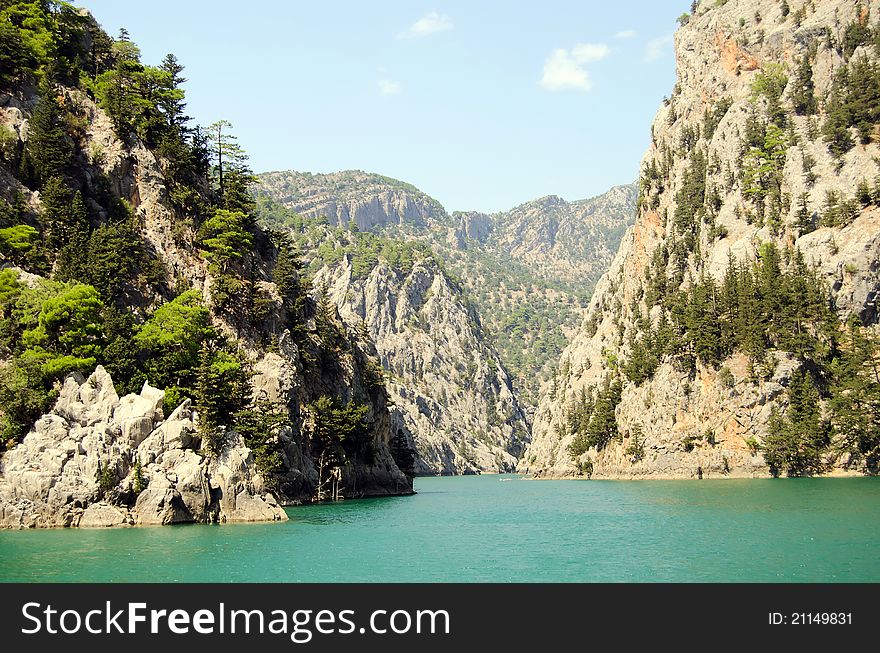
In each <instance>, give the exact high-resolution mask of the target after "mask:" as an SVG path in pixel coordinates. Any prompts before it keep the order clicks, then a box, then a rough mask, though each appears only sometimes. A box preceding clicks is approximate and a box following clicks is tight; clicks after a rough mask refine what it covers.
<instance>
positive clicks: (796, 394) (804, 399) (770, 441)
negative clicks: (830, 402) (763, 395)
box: [762, 370, 829, 476]
mask: <svg viewBox="0 0 880 653" xmlns="http://www.w3.org/2000/svg"><path fill="white" fill-rule="evenodd" d="M788 401H789V406H788V411H787V412H786V414H785V415H784V416H783V415H780V414H779V413H778V412H774V413H773V415H772V416H771V418H770V423H769V426H768V433H767V437H766V439H765V440H764V445H763V447H762V449H763V453H764V459H765V460H766V461H767V464H768V465H769V466H770V471H771V472H772V473H773V475H774V476H776V475H779V474H781V473H785V474H786V475H788V476H805V475H811V474H817V473H820V472H822V470H823V469H824V462H823V451H824V450H825V448H826V447H827V446H828V443H829V429H828V424H827V423H826V422H825V421H824V420H823V419H822V414H821V405H820V403H819V391H818V389H817V388H816V385H815V383H814V381H813V379H812V378H811V376H810V374H809V373H808V372H806V371H804V370H798V371H797V372H795V374H794V375H793V376H792V378H791V381H790V385H789V391H788Z"/></svg>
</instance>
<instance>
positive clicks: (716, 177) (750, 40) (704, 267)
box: [520, 0, 880, 478]
mask: <svg viewBox="0 0 880 653" xmlns="http://www.w3.org/2000/svg"><path fill="white" fill-rule="evenodd" d="M695 5H696V11H695V12H694V13H693V15H690V16H687V15H686V16H684V17H683V18H682V19H681V21H682V23H683V26H682V27H681V28H680V29H679V30H678V32H677V33H676V36H675V50H676V58H677V71H678V82H677V84H676V86H675V89H674V90H673V93H672V94H671V96H670V97H669V98H668V99H667V100H666V101H665V102H664V105H663V106H662V107H661V108H660V110H659V112H658V114H657V117H656V119H655V121H654V124H653V126H652V128H651V131H650V136H651V144H650V147H649V148H648V151H647V154H646V155H645V158H644V160H643V164H642V178H641V187H640V191H641V196H640V209H639V213H638V218H637V220H636V223H635V225H634V226H633V227H632V228H631V229H629V230H628V231H627V233H626V235H625V237H624V238H623V241H622V243H621V245H620V249H619V251H618V253H617V255H616V257H615V258H614V261H613V263H612V264H611V266H610V269H609V271H608V272H607V273H606V274H605V275H604V276H603V278H602V280H601V281H600V282H599V284H598V286H597V288H596V291H595V294H594V295H593V298H592V300H591V302H590V305H589V309H588V315H587V318H586V319H585V321H584V324H583V326H582V327H581V329H580V331H579V332H578V333H577V335H575V337H574V338H573V339H572V340H571V342H570V344H569V345H568V347H567V348H566V349H565V351H564V353H563V354H562V357H561V361H560V365H559V372H558V374H556V375H555V377H554V378H553V379H551V380H550V381H549V382H548V383H546V384H545V386H544V388H543V390H542V395H541V400H540V405H539V408H538V411H537V413H536V415H535V419H534V428H533V439H532V443H531V444H530V446H529V448H528V450H527V452H526V454H525V456H524V458H523V460H522V463H521V465H520V469H521V470H522V471H524V472H530V473H534V474H536V475H538V476H573V475H580V474H585V475H592V476H593V477H624V478H628V477H693V476H696V475H697V474H698V473H701V474H703V475H708V476H721V475H736V476H751V475H765V474H767V473H768V465H767V462H766V460H765V458H764V456H763V455H762V450H763V446H764V445H765V444H766V442H767V437H768V425H769V423H770V421H771V416H772V415H773V413H774V410H778V411H779V412H780V413H784V412H785V410H786V408H787V405H788V390H789V389H790V385H791V382H792V379H793V378H794V376H793V375H794V374H795V373H796V371H798V370H803V369H806V370H807V372H808V373H813V370H814V368H813V367H811V365H812V363H810V362H809V361H810V357H811V356H813V357H815V355H817V354H816V352H806V353H804V352H801V353H800V354H799V355H797V356H795V355H793V354H792V353H790V352H787V351H783V350H781V349H778V350H776V351H771V352H770V353H769V354H768V355H767V356H766V358H764V359H762V361H763V363H762V365H756V363H755V358H754V357H749V356H747V355H746V354H745V353H744V352H743V351H736V352H734V353H733V354H732V355H730V356H729V357H727V358H726V360H722V361H717V362H716V363H714V364H708V363H706V362H704V361H701V360H699V358H698V359H697V361H696V363H695V364H693V365H691V364H690V363H683V362H682V361H683V358H682V353H681V352H680V351H679V353H677V354H668V353H666V352H658V353H659V354H660V358H659V360H657V361H656V366H655V368H652V369H650V370H649V372H648V373H645V374H644V375H641V376H639V375H638V374H637V375H635V377H636V378H635V380H633V379H631V378H627V377H626V375H624V374H623V370H624V369H625V367H626V365H627V363H628V362H630V361H632V360H633V359H634V357H635V356H636V352H635V351H634V349H635V348H636V347H637V346H639V343H642V344H644V343H645V342H646V340H644V337H643V335H642V334H644V333H645V332H646V330H647V331H652V330H653V331H652V332H653V333H658V332H659V331H660V330H662V329H665V328H666V326H667V324H670V323H673V324H679V323H684V322H685V321H686V318H684V317H683V314H679V316H676V315H670V314H669V312H668V308H669V306H670V305H671V304H672V302H667V303H666V304H664V302H663V300H662V299H661V298H660V296H661V295H665V296H666V297H674V296H675V295H676V293H679V292H680V293H684V295H682V296H687V295H686V294H687V293H688V292H691V291H692V290H693V289H694V288H695V287H697V286H701V287H703V288H711V287H713V286H712V285H711V280H714V283H715V287H719V286H720V284H722V281H723V279H724V278H725V274H726V270H728V269H729V266H730V265H731V262H733V264H734V265H736V264H741V265H750V264H752V262H754V261H756V260H760V259H761V256H762V252H763V253H764V255H765V256H770V254H768V253H767V252H769V250H767V249H765V248H766V245H767V244H774V245H775V246H776V248H777V251H780V252H787V254H785V255H784V256H789V255H791V256H792V257H793V259H792V260H796V259H797V257H798V256H799V255H798V254H797V252H798V251H799V252H800V255H801V260H802V261H804V262H805V263H804V269H806V270H811V269H813V268H815V270H816V274H817V275H818V276H819V277H820V278H821V279H822V280H824V282H825V285H826V286H827V289H828V290H829V292H830V294H831V297H832V299H833V304H834V307H835V309H836V311H837V316H838V318H839V319H840V320H841V321H843V320H846V319H847V318H848V317H849V316H851V315H855V316H857V317H859V318H861V320H862V321H863V322H864V323H867V324H870V323H871V322H873V321H875V320H876V298H877V293H878V290H880V266H878V260H880V211H878V210H877V208H876V207H875V206H873V204H874V203H875V202H874V200H872V199H871V198H870V197H869V195H870V193H867V194H866V192H864V191H860V190H859V189H860V188H865V187H866V184H868V185H870V184H873V181H874V179H875V177H876V176H877V174H878V172H880V169H878V164H877V161H878V160H880V159H878V155H880V148H878V145H877V143H876V139H875V138H873V136H874V134H873V133H870V134H866V133H857V130H856V129H855V128H851V127H849V126H843V127H838V128H837V129H836V131H835V130H834V129H833V128H834V127H835V125H836V124H837V123H836V122H835V121H838V122H839V121H840V120H841V113H840V111H839V106H840V103H841V102H844V100H842V99H841V97H842V94H844V95H845V93H846V91H844V90H841V89H842V88H843V86H842V85H844V84H845V83H846V78H845V75H844V74H843V73H841V71H843V70H847V71H852V70H854V68H853V67H854V66H859V65H862V64H861V63H859V62H867V66H868V68H867V69H868V70H870V66H871V65H873V64H872V63H871V62H876V61H877V58H878V51H877V45H876V41H875V40H873V38H871V37H870V34H871V33H872V31H871V24H872V22H873V21H875V20H876V18H877V17H878V16H880V3H878V2H844V1H836V0H822V1H816V2H804V1H801V0H793V1H791V0H790V1H789V2H777V1H776V0H742V1H733V0H731V1H729V2H715V1H714V0H711V1H710V0H704V1H702V2H699V3H695ZM873 33H876V32H873ZM848 74H853V73H852V72H849V73H848ZM866 92H867V91H866V90H865V89H860V88H856V89H853V90H851V91H849V93H850V97H858V95H859V93H866ZM832 114H833V115H832ZM871 128H872V129H873V126H872V127H871ZM847 137H848V138H849V139H850V145H851V147H849V148H846V147H840V148H838V149H837V151H835V147H837V146H836V145H835V143H839V142H840V141H846V140H847ZM857 195H859V196H860V197H861V198H862V199H861V200H858V201H857V200H855V199H854V198H855V197H856V196H857ZM768 265H769V264H768ZM805 274H806V273H805ZM804 278H807V277H806V276H804ZM691 297H693V295H691ZM679 306H681V304H679ZM682 310H684V311H689V310H696V309H693V305H692V306H691V308H688V307H687V306H685V307H684V308H683V309H682ZM685 337H687V336H685ZM686 346H687V345H685V347H686ZM706 346H709V347H711V346H712V343H708V344H707V345H706ZM771 349H772V347H771ZM651 353H652V352H650V351H649V352H647V354H645V351H644V347H642V352H641V354H642V355H646V356H647V357H650V354H651ZM805 360H807V362H806V363H805V362H804V361H805ZM759 368H760V369H759ZM612 379H617V380H618V382H620V383H621V386H620V387H618V388H617V389H616V393H617V394H616V397H615V396H614V395H615V389H614V387H613V384H612V385H609V383H611V382H612ZM819 382H820V383H824V382H825V381H822V379H821V375H820V381H819ZM603 388H604V389H605V390H606V396H607V398H608V401H607V403H608V404H610V406H611V412H612V414H613V416H614V422H615V423H613V428H610V427H609V428H608V429H607V431H606V432H607V434H608V435H609V436H610V438H609V439H608V441H607V443H606V442H605V440H604V439H603V440H602V446H599V447H597V446H591V447H590V446H587V450H584V447H583V446H581V447H580V448H577V447H574V448H573V447H572V445H573V444H574V443H575V441H576V440H577V439H578V428H579V427H578V426H577V424H576V422H577V416H576V415H575V414H576V412H577V408H576V407H577V405H578V403H579V402H581V403H582V404H583V405H590V406H595V405H596V404H595V402H594V401H593V400H592V399H589V397H588V395H590V392H589V391H592V392H593V393H601V392H602V390H603ZM595 396H597V395H595V394H593V397H594V398H595ZM823 405H824V402H823ZM606 407H607V406H606ZM823 410H824V411H825V412H826V413H827V406H825V407H824V408H823ZM609 421H610V420H609ZM603 428H604V427H603ZM588 443H589V441H588ZM826 463H827V464H828V465H829V466H833V467H836V468H837V469H843V468H846V469H849V470H850V471H852V472H856V471H864V469H865V468H864V461H862V462H860V463H858V464H856V463H853V464H850V462H849V457H848V456H845V455H844V456H839V457H838V455H837V454H835V453H834V449H833V447H832V448H830V449H829V450H828V451H827V454H826Z"/></svg>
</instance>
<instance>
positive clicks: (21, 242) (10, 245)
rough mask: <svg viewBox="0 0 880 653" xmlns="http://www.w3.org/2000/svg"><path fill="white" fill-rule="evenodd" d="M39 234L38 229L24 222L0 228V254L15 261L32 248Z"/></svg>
mask: <svg viewBox="0 0 880 653" xmlns="http://www.w3.org/2000/svg"><path fill="white" fill-rule="evenodd" d="M39 236H40V232H39V231H37V230H36V229H34V228H33V227H31V226H30V225H26V224H20V225H16V226H14V227H6V228H5V229H0V255H3V256H4V257H8V258H9V259H10V260H12V261H16V260H18V259H19V258H20V257H21V256H22V255H23V254H25V253H27V252H28V251H30V250H31V249H32V248H33V246H34V245H35V244H36V242H37V239H38V238H39Z"/></svg>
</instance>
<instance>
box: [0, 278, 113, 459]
mask: <svg viewBox="0 0 880 653" xmlns="http://www.w3.org/2000/svg"><path fill="white" fill-rule="evenodd" d="M102 308H103V306H102V303H101V301H100V298H99V297H98V294H97V291H95V289H94V288H91V287H90V286H85V285H82V284H73V283H68V284H64V283H59V282H56V281H42V282H41V283H40V284H38V285H37V286H36V287H34V288H29V287H26V286H21V285H19V284H18V283H17V281H16V279H15V278H14V275H12V274H11V273H10V271H6V270H4V271H3V272H2V273H0V317H2V318H3V319H2V320H0V334H2V341H3V342H2V345H3V346H4V347H5V349H6V350H7V352H8V353H9V354H10V359H9V362H8V363H7V364H6V365H5V366H3V367H2V370H0V376H2V382H0V438H2V441H4V442H15V441H18V440H19V439H21V438H22V437H23V436H24V435H25V433H27V430H28V429H29V428H30V427H31V425H32V424H33V423H34V421H35V420H36V419H37V417H39V416H40V415H41V414H42V413H44V412H46V410H47V409H48V408H49V406H50V404H51V401H52V400H53V399H54V397H55V395H56V388H55V385H56V384H57V383H58V382H59V381H60V380H61V379H63V378H64V376H65V375H67V374H68V373H70V372H74V371H79V372H84V373H87V372H89V371H91V370H92V369H93V368H94V367H95V364H96V362H97V357H99V356H100V355H101V354H102V352H103V330H102V325H101V317H100V316H101V311H102Z"/></svg>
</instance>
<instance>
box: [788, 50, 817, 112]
mask: <svg viewBox="0 0 880 653" xmlns="http://www.w3.org/2000/svg"><path fill="white" fill-rule="evenodd" d="M791 103H792V105H793V106H794V112H795V113H796V114H797V115H799V116H812V115H814V114H815V113H816V110H817V108H818V106H817V103H816V90H815V86H814V84H813V67H812V66H811V65H810V60H809V58H808V57H806V56H805V57H803V58H802V59H801V60H800V61H799V62H798V65H797V70H796V71H795V77H794V80H793V83H792V90H791Z"/></svg>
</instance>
